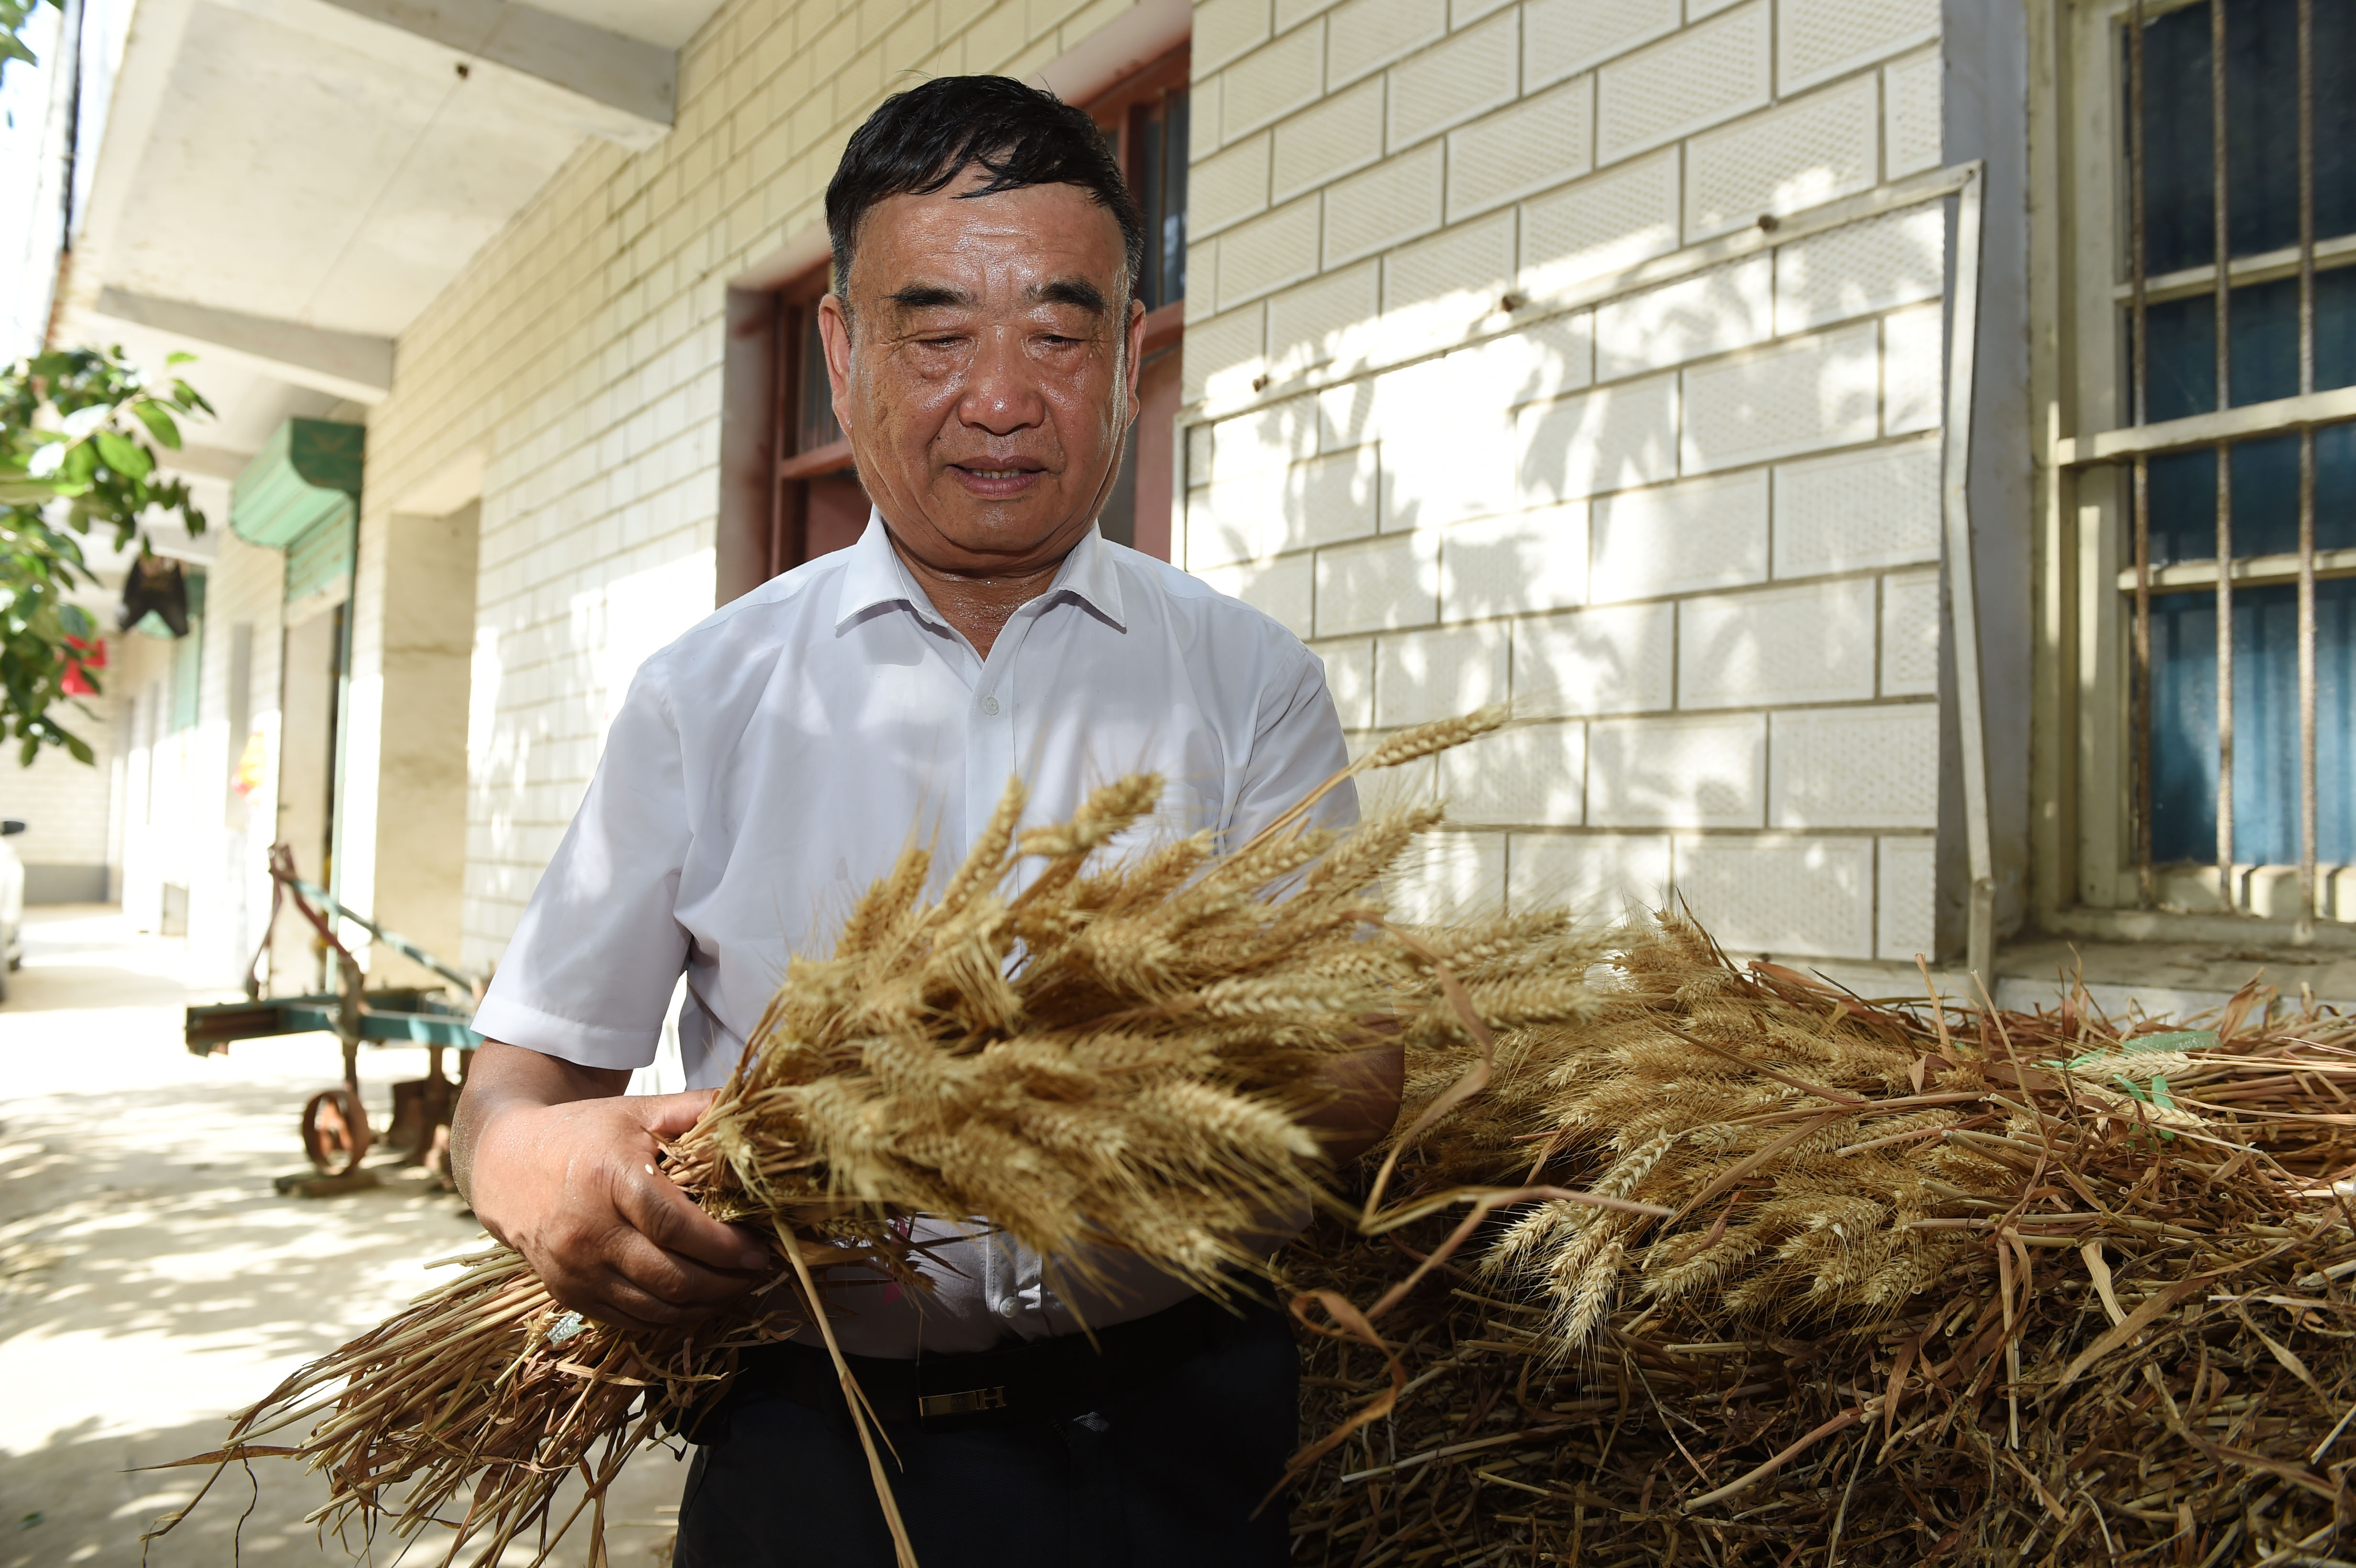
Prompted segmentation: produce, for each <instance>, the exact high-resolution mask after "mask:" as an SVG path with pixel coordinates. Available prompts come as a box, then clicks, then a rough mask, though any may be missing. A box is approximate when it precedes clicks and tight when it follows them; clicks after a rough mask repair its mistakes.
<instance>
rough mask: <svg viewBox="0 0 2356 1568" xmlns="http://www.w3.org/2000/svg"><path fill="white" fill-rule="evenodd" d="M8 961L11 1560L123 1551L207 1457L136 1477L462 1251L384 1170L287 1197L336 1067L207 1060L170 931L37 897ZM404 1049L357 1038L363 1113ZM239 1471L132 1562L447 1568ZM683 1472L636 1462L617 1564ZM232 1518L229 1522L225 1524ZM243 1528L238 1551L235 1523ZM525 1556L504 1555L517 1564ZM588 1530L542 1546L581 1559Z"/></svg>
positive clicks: (646, 1537) (4, 1099)
mask: <svg viewBox="0 0 2356 1568" xmlns="http://www.w3.org/2000/svg"><path fill="white" fill-rule="evenodd" d="M28 919H29V921H30V922H31V923H29V924H28V929H27V933H26V959H25V966H24V968H23V969H22V970H21V971H19V972H18V973H17V974H16V975H14V976H10V994H9V997H8V999H7V1000H6V1001H5V1003H0V1568H51V1565H54V1564H61V1563H95V1564H129V1563H138V1562H140V1560H141V1556H140V1552H141V1548H140V1544H139V1536H140V1533H141V1531H143V1530H145V1528H146V1527H147V1526H148V1525H149V1524H150V1522H152V1521H153V1520H155V1518H156V1517H157V1516H158V1515H160V1514H162V1513H165V1512H166V1511H168V1510H169V1509H174V1508H177V1507H178V1506H179V1505H180V1504H181V1503H183V1502H185V1501H187V1499H188V1498H189V1497H190V1496H191V1495H192V1494H193V1493H194V1491H195V1490H196V1488H197V1486H198V1484H199V1482H200V1481H201V1479H202V1477H203V1476H204V1474H205V1472H204V1471H203V1470H165V1471H152V1470H151V1471H145V1472H141V1471H139V1470H138V1468H137V1467H141V1466H147V1465H155V1464H158V1463H161V1462H164V1461H166V1460H170V1459H176V1458H180V1457H183V1456H187V1455H190V1454H196V1453H200V1452H203V1451H204V1450H207V1449H209V1448H213V1447H216V1446H218V1445H220V1438H221V1433H222V1430H223V1428H222V1421H223V1418H224V1417H225V1416H226V1415H227V1414H228V1413H230V1411H231V1410H233V1409H235V1408H238V1407H241V1406H243V1405H245V1404H248V1403H252V1401H253V1400H254V1399H256V1398H258V1397H259V1396H260V1395H262V1394H263V1393H265V1392H268V1391H269V1390H270V1388H271V1387H272V1386H273V1384H275V1383H276V1382H277V1381H279V1380H280V1379H281V1378H283V1377H284V1376H285V1375H286V1374H287V1373H288V1372H290V1371H294V1370H295V1367H296V1366H298V1365H299V1364H301V1363H302V1362H303V1361H304V1360H306V1359H308V1358H310V1357H312V1356H315V1355H317V1354H319V1353H320V1352H322V1351H325V1350H327V1349H333V1348H334V1347H335V1346H336V1345H337V1343H339V1342H341V1341H342V1340H344V1339H347V1338H348V1337H349V1336H351V1335H352V1334H353V1333H355V1332H357V1331H359V1330H360V1329H363V1328H368V1327H369V1326H370V1325H372V1324H373V1323H375V1322H377V1321H378V1320H379V1319H380V1318H382V1317H385V1316H386V1315H387V1314H389V1313H390V1312H391V1311H393V1310H395V1309H396V1308H398V1307H400V1306H401V1305H402V1304H403V1303H404V1302H406V1301H407V1300H408V1299H409V1298H410V1297H411V1296H412V1295H414V1294H416V1293H417V1292H418V1291H419V1290H420V1289H421V1288H423V1286H425V1285H427V1284H428V1283H429V1279H439V1278H441V1277H446V1275H433V1276H429V1275H428V1272H427V1270H426V1268H425V1266H424V1265H425V1264H428V1263H429V1262H431V1261H433V1260H434V1259H436V1258H441V1257H446V1256H449V1255H451V1254H453V1253H459V1252H462V1251H466V1250H467V1249H469V1248H470V1247H471V1246H473V1245H475V1244H477V1237H478V1236H479V1234H480V1232H478V1231H477V1229H476V1227H475V1225H474V1223H473V1222H472V1221H471V1220H470V1219H468V1218H467V1216H466V1213H465V1211H464V1210H463V1208H462V1206H461V1205H460V1203H459V1201H458V1200H456V1199H455V1198H453V1197H448V1196H445V1195H444V1194H441V1193H438V1192H436V1191H434V1190H433V1189H431V1188H429V1187H428V1186H426V1185H425V1184H424V1183H423V1182H422V1181H419V1180H416V1179H411V1178H409V1177H405V1176H403V1175H402V1173H400V1172H397V1171H394V1170H391V1169H387V1171H386V1172H385V1174H386V1178H387V1179H386V1183H385V1185H384V1186H383V1187H381V1188H380V1189H376V1190H373V1191H363V1192H358V1193H352V1194H348V1195H345V1196H341V1197H336V1198H328V1199H320V1200H302V1199H295V1198H282V1197H279V1196H278V1195H277V1194H276V1193H275V1192H274V1191H273V1189H272V1187H271V1178H273V1176H277V1175H281V1174H284V1173H286V1172H289V1171H294V1170H298V1169H303V1168H305V1162H304V1159H303V1156H302V1151H301V1147H300V1144H299V1142H298V1138H297V1133H296V1123H297V1117H298V1115H299V1113H300V1110H301V1107H302V1103H303V1100H304V1099H305V1096H307V1095H308V1094H309V1093H312V1092H313V1091H315V1090H316V1089H319V1088H323V1087H326V1086H327V1084H328V1083H331V1082H332V1081H333V1079H334V1077H335V1075H336V1071H337V1057H336V1045H335V1041H334V1040H333V1038H332V1037H330V1036H327V1035H304V1036H295V1037H291V1038H287V1039H282V1040H250V1041H241V1042H240V1043H238V1044H237V1045H235V1046H233V1047H231V1048H230V1052H229V1054H228V1055H227V1056H216V1057H212V1058H210V1059H206V1060H200V1059H198V1058H196V1057H193V1056H190V1055H189V1054H188V1053H187V1050H186V1049H185V1048H184V1047H183V1046H182V1044H181V1042H180V1028H181V1013H180V1009H181V1008H183V1007H185V1006H186V1005H187V1004H188V1003H189V1002H191V1001H209V1000H219V999H227V998H224V997H219V996H216V995H209V994H205V993H199V992H192V991H190V990H189V989H188V987H187V985H186V984H185V983H184V981H183V979H182V977H181V954H180V944H179V943H178V942H177V941H171V940H164V939H158V938H153V937H143V936H139V935H136V934H134V933H131V932H130V931H129V930H128V928H127V927H126V926H125V925H124V923H123V921H122V919H121V917H120V916H118V915H116V914H115V913H114V912H112V910H100V909H56V910H34V911H30V912H28ZM424 1069H425V1061H424V1052H423V1051H419V1050H385V1051H370V1052H369V1053H368V1054H367V1055H365V1056H364V1057H363V1058H362V1061H361V1080H362V1084H363V1088H364V1090H365V1091H366V1093H367V1095H368V1099H369V1118H370V1121H371V1122H372V1123H373V1124H374V1125H378V1126H380V1127H381V1126H383V1125H385V1123H386V1122H387V1121H388V1120H389V1119H390V1092H389V1088H388V1086H389V1085H390V1084H391V1083H393V1082H394V1081H395V1080H398V1079H403V1078H415V1077H420V1076H422V1075H423V1072H424ZM253 1475H254V1481H253V1483H252V1484H249V1482H248V1480H247V1478H246V1476H245V1475H244V1473H243V1472H242V1471H241V1470H240V1469H237V1468H234V1467H232V1468H231V1469H230V1471H229V1472H228V1473H227V1474H225V1475H224V1476H223V1477H221V1479H220V1482H219V1483H218V1484H217V1485H216V1486H215V1487H214V1488H213V1490H212V1493H211V1495H210V1496H209V1497H208V1498H207V1499H205V1501H204V1502H203V1504H202V1505H201V1506H200V1507H199V1508H198V1509H197V1511H196V1512H195V1513H193V1514H192V1515H191V1516H190V1517H189V1518H188V1520H187V1521H186V1522H185V1523H183V1524H182V1525H181V1526H180V1527H179V1528H178V1530H177V1531H175V1532H174V1533H173V1534H171V1535H170V1536H168V1537H166V1538H164V1539H162V1540H159V1541H155V1542H154V1543H153V1544H152V1546H151V1548H150V1549H149V1551H148V1553H147V1558H146V1561H147V1562H148V1563H152V1564H155V1565H156V1568H174V1565H177V1564H205V1565H207V1568H211V1565H214V1564H223V1565H226V1564H230V1563H232V1562H233V1561H243V1562H247V1563H258V1564H270V1563H346V1562H352V1561H360V1562H368V1563H374V1564H377V1565H380V1568H386V1565H390V1564H392V1563H396V1562H398V1563H405V1564H422V1563H437V1562H439V1561H440V1560H441V1558H442V1555H443V1552H444V1550H445V1549H446V1547H447V1542H448V1538H447V1536H446V1534H441V1533H440V1532H438V1531H437V1532H434V1533H432V1534H428V1535H426V1536H424V1537H422V1538H421V1539H420V1540H419V1541H417V1542H416V1543H415V1544H413V1545H412V1546H411V1547H410V1549H409V1550H408V1551H407V1552H406V1553H405V1554H404V1552H402V1543H401V1542H398V1541H391V1540H385V1541H380V1542H379V1543H378V1544H377V1545H376V1546H375V1547H374V1548H373V1550H371V1549H369V1547H368V1546H367V1545H366V1543H365V1542H363V1541H361V1539H360V1538H359V1535H358V1534H357V1533H355V1534H353V1536H352V1537H351V1539H350V1544H349V1546H348V1548H347V1546H345V1545H344V1544H341V1543H339V1542H337V1541H336V1540H335V1539H334V1538H333V1537H330V1538H328V1539H327V1541H325V1542H324V1543H323V1542H322V1541H321V1540H320V1538H319V1534H318V1529H317V1527H316V1526H314V1525H307V1524H305V1523H304V1522H303V1517H304V1515H305V1514H306V1513H308V1512H310V1511H311V1510H312V1509H315V1508H316V1507H317V1506H318V1505H319V1504H320V1503H321V1502H322V1501H324V1500H325V1499H326V1497H327V1490H326V1487H325V1484H324V1483H323V1482H322V1481H320V1480H319V1479H317V1478H316V1477H311V1476H308V1475H306V1474H305V1473H304V1472H302V1471H301V1470H300V1469H299V1468H298V1467H295V1466H294V1465H292V1464H290V1463H288V1462H286V1461H283V1460H279V1461H261V1462H257V1463H256V1464H255V1465H254V1467H253ZM683 1477H684V1469H683V1467H681V1466H680V1465H679V1464H678V1463H677V1462H676V1461H674V1460H673V1459H672V1458H671V1456H669V1455H668V1454H665V1453H660V1452H652V1453H648V1454H645V1455H641V1456H639V1458H638V1459H637V1462H636V1463H635V1464H634V1465H633V1466H632V1467H631V1468H630V1469H629V1470H628V1471H627V1472H626V1474H625V1476H624V1477H623V1479H622V1481H621V1483H620V1485H619V1487H618V1488H617V1490H616V1496H615V1497H614V1499H612V1503H611V1506H610V1507H609V1510H608V1514H607V1517H608V1519H609V1520H618V1521H620V1522H618V1523H616V1524H615V1525H613V1526H612V1528H611V1529H610V1531H609V1537H608V1541H609V1548H610V1550H611V1552H612V1553H613V1560H614V1563H616V1568H635V1565H644V1564H650V1563H652V1562H653V1561H654V1558H653V1547H654V1543H655V1542H656V1541H659V1540H660V1539H661V1538H663V1537H665V1536H667V1535H668V1534H669V1531H670V1528H671V1512H670V1506H671V1505H673V1504H675V1503H676V1502H677V1501H678V1497H679V1488H680V1482H681V1480H682V1479H683ZM241 1516H243V1522H242V1528H240V1520H241ZM233 1537H234V1538H235V1541H234V1544H233V1543H232V1538H233ZM530 1555H531V1554H530V1552H510V1553H509V1557H508V1558H507V1560H506V1561H507V1563H510V1564H520V1563H525V1562H528V1561H529V1560H530ZM587 1555H588V1546H587V1541H586V1540H585V1538H584V1539H574V1540H568V1541H566V1542H565V1543H564V1544H563V1546H562V1548H561V1549H560V1550H559V1552H557V1553H556V1554H555V1556H553V1557H552V1559H551V1561H552V1562H554V1563H565V1564H575V1565H577V1564H581V1563H585V1562H586V1561H587Z"/></svg>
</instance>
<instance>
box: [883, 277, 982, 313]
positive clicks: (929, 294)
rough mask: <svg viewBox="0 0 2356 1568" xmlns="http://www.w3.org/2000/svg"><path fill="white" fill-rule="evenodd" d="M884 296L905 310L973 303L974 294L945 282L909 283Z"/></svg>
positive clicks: (941, 307)
mask: <svg viewBox="0 0 2356 1568" xmlns="http://www.w3.org/2000/svg"><path fill="white" fill-rule="evenodd" d="M884 297H885V298H886V299H888V300H889V301H890V302H891V303H892V304H894V305H897V306H898V307H899V308H900V309H902V310H904V311H915V310H941V309H945V308H947V307H948V306H951V305H961V304H972V303H973V296H972V295H971V294H969V293H966V292H965V291H964V290H963V289H953V288H950V287H948V285H947V284H944V283H907V284H904V285H902V286H901V287H900V288H898V289H896V290H894V292H893V293H890V294H887V295H886V296H884Z"/></svg>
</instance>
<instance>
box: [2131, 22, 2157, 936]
mask: <svg viewBox="0 0 2356 1568" xmlns="http://www.w3.org/2000/svg"><path fill="white" fill-rule="evenodd" d="M2143 5H2144V0H2134V4H2133V5H2132V6H2131V7H2130V8H2129V11H2128V16H2127V254H2128V266H2129V268H2130V269H2131V271H2130V272H2129V274H2128V282H2129V283H2130V284H2131V285H2132V287H2133V290H2134V292H2133V293H2132V294H2131V295H2130V297H2129V300H2128V304H2127V320H2128V327H2127V333H2128V347H2127V356H2128V373H2129V375H2130V376H2131V377H2132V378H2133V381H2132V384H2131V385H2130V386H2129V388H2128V400H2127V418H2128V420H2129V421H2130V422H2132V423H2134V424H2137V425H2142V424H2147V423H2148V422H2150V417H2151V415H2150V396H2149V394H2150V382H2151V376H2150V355H2149V353H2148V352H2147V347H2148V343H2149V338H2150V321H2149V316H2150V302H2149V301H2148V300H2147V298H2146V295H2147V292H2148V289H2149V285H2150V278H2149V275H2148V271H2149V261H2148V258H2147V255H2146V253H2145V250H2144V234H2145V229H2146V215H2145V211H2144V201H2145V197H2144V170H2145V167H2146V166H2147V159H2146V157H2145V149H2144V104H2143V90H2144V60H2143V55H2144V48H2143V45H2144V31H2145V29H2146V27H2147V26H2148V24H2147V22H2146V21H2145V19H2144V14H2143ZM2133 483H2134V486H2135V495H2134V507H2135V634H2134V653H2133V657H2134V667H2133V669H2132V671H2131V672H2130V675H2129V677H2128V684H2129V686H2130V688H2131V690H2130V691H2129V693H2128V703H2129V706H2130V708H2131V709H2132V711H2131V713H2130V715H2129V719H2128V724H2129V728H2130V729H2131V730H2132V731H2133V733H2134V736H2135V757H2134V776H2135V814H2134V828H2133V831H2134V841H2135V867H2136V901H2137V902H2138V903H2141V904H2142V905H2144V906H2145V907H2146V908H2148V907H2150V905H2151V904H2152V903H2153V902H2155V898H2154V896H2153V895H2154V891H2155V890H2154V874H2153V867H2152V831H2151V460H2150V458H2149V457H2148V456H2147V454H2145V453H2136V459H2135V476H2134V481H2133Z"/></svg>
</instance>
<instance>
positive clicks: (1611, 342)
mask: <svg viewBox="0 0 2356 1568" xmlns="http://www.w3.org/2000/svg"><path fill="white" fill-rule="evenodd" d="M1774 287H1775V260H1774V258H1773V257H1771V256H1753V257H1751V258H1750V259H1748V260H1747V261H1734V262H1730V263H1729V264H1728V265H1726V266H1723V267H1712V268H1711V269H1710V270H1709V271H1708V272H1697V273H1695V274H1694V275H1693V276H1692V277H1689V278H1680V279H1679V280H1678V281H1677V282H1676V283H1665V284H1663V285H1662V286H1661V287H1659V288H1656V289H1645V290H1643V291H1642V292H1640V293H1633V294H1626V295H1623V296H1622V297H1621V298H1619V299H1616V300H1612V301H1611V302H1609V303H1608V304H1601V305H1598V306H1597V307H1596V309H1595V374H1596V375H1597V377H1598V378H1600V379H1603V380H1607V381H1609V380H1615V379H1618V378H1620V377H1622V376H1633V375H1637V374H1639V373H1641V372H1643V371H1645V370H1658V369H1662V368H1665V367H1667V366H1671V365H1682V364H1684V363H1685V362H1686V361H1687V360H1688V359H1699V358H1703V357H1706V356H1708V355H1712V354H1722V353H1724V352H1725V351H1727V350H1728V349H1730V348H1746V347H1750V346H1751V344H1754V343H1763V342H1765V341H1766V340H1767V339H1768V338H1770V337H1772V336H1774V335H1775V319H1774V317H1775V312H1774V304H1773V297H1774Z"/></svg>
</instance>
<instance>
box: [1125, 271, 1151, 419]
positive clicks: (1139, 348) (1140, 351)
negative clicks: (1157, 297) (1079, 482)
mask: <svg viewBox="0 0 2356 1568" xmlns="http://www.w3.org/2000/svg"><path fill="white" fill-rule="evenodd" d="M1123 357H1124V358H1125V359H1127V360H1128V362H1129V363H1128V374H1127V375H1125V376H1123V377H1122V378H1121V381H1122V389H1123V391H1124V392H1126V393H1127V395H1128V405H1129V406H1128V412H1127V416H1126V417H1125V418H1124V419H1122V421H1120V428H1121V429H1123V430H1127V429H1128V428H1129V427H1130V426H1131V425H1133V424H1135V423H1136V422H1137V377H1138V373H1139V372H1140V371H1141V370H1142V369H1143V368H1145V367H1144V360H1145V302H1144V301H1143V300H1141V299H1139V298H1138V297H1137V296H1136V295H1135V294H1134V293H1132V294H1130V300H1129V352H1128V353H1127V354H1126V355H1124V356H1123Z"/></svg>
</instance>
